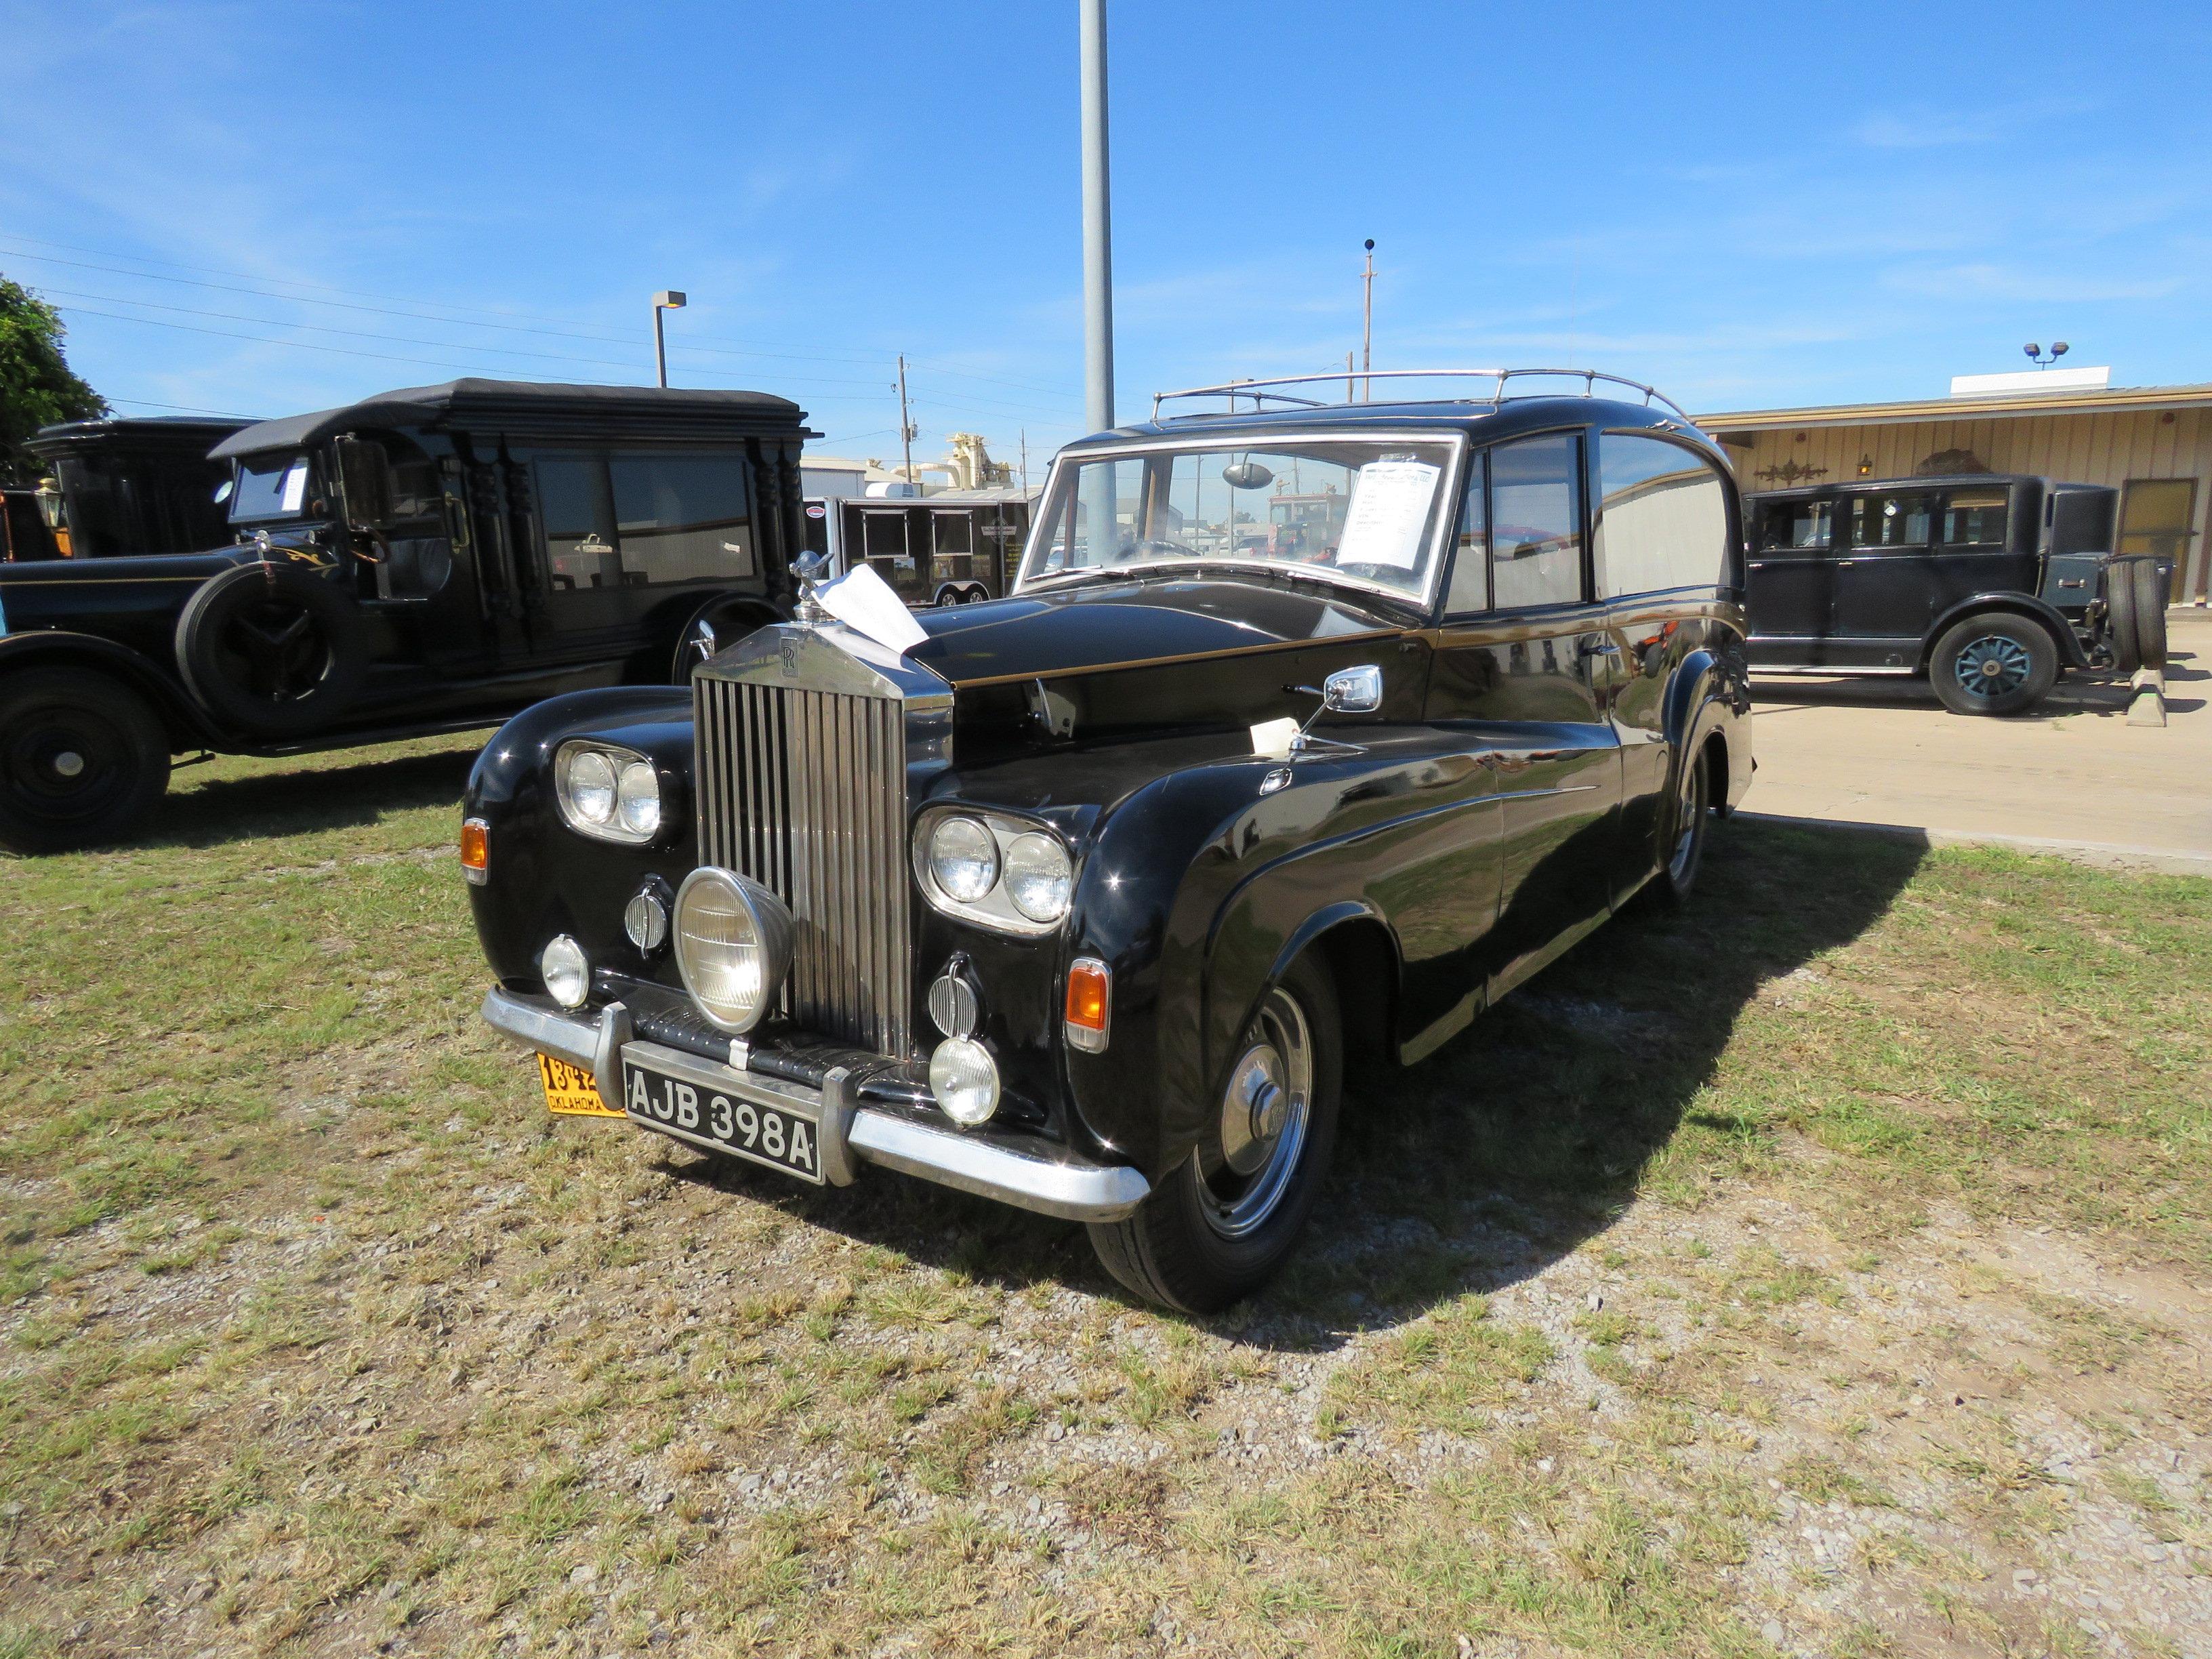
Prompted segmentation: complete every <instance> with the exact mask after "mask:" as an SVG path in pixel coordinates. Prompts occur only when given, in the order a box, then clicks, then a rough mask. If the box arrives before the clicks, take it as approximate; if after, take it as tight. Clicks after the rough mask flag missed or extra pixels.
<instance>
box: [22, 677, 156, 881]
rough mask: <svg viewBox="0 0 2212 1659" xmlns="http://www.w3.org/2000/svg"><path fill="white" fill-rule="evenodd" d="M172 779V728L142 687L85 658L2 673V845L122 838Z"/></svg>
mask: <svg viewBox="0 0 2212 1659" xmlns="http://www.w3.org/2000/svg"><path fill="white" fill-rule="evenodd" d="M167 787H169V740H168V736H167V733H166V732H163V731H162V729H161V722H160V721H159V720H156V719H155V716H154V711H153V710H152V709H151V708H148V707H147V705H146V702H145V699H143V697H140V696H138V695H137V693H136V692H133V691H131V690H128V689H126V688H125V687H124V686H122V685H120V684H117V683H116V682H115V681H114V680H112V679H110V678H108V677H107V676H106V675H105V674H100V673H94V672H93V671H89V670H86V669H78V668H40V669H27V670H25V671H21V672H19V673H15V674H12V675H10V676H9V677H8V678H6V679H5V680H0V847H6V848H9V850H11V851H13V852H17V853H59V852H66V851H69V850H70V849H72V848H79V847H90V846H94V845H96V844H98V843H99V842H104V841H111V840H113V839H114V838H115V837H116V836H120V835H122V834H123V833H124V832H125V830H127V829H130V827H131V824H132V823H133V822H135V821H136V820H137V818H138V817H139V816H140V815H141V814H143V812H144V811H146V809H147V808H148V807H149V806H151V805H153V804H154V802H155V801H156V800H158V799H160V798H161V792H162V791H163V790H164V789H166V788H167Z"/></svg>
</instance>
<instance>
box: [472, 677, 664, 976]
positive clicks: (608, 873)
mask: <svg viewBox="0 0 2212 1659" xmlns="http://www.w3.org/2000/svg"><path fill="white" fill-rule="evenodd" d="M569 738H602V739H604V740H605V741H606V742H608V743H611V744H620V745H621V746H623V748H626V749H633V750H636V751H637V752H638V753H640V754H641V755H644V756H646V757H648V758H649V759H651V760H652V762H653V769H654V771H655V772H656V773H657V774H658V775H659V779H660V791H661V795H660V799H661V826H662V827H661V833H660V835H659V836H658V837H657V838H656V839H655V840H654V841H653V842H650V843H648V844H647V845H645V846H642V847H625V846H620V845H617V844H615V843H612V842H603V841H594V840H592V839H591V838H589V837H587V836H583V835H581V834H580V833H579V832H577V831H576V830H574V829H570V828H569V827H568V824H567V823H565V822H564V821H563V820H562V817H561V812H560V808H559V806H558V805H557V804H556V801H555V799H554V794H553V756H554V751H555V750H557V749H558V748H559V747H560V746H561V744H563V743H565V742H567V741H568V739H569ZM692 747H693V744H692V726H691V694H690V691H689V690H686V689H684V688H683V687H679V686H618V687H612V688H609V689H605V690H594V691H575V692H571V693H569V694H568V696H560V697H553V698H550V699H549V700H548V701H546V702H541V703H538V704H536V705H535V706H534V707H532V708H526V709H525V710H524V711H523V712H522V713H521V714H517V715H516V716H515V717H514V718H513V720H509V721H508V722H507V724H506V725H505V726H501V727H500V729H499V731H498V732H496V733H495V734H494V735H493V738H492V739H491V741H490V742H489V743H488V744H485V745H484V747H483V753H482V754H480V755H478V756H477V763H476V765H475V767H474V768H473V769H471V772H470V774H469V787H468V794H467V797H466V804H465V807H464V809H463V810H464V811H465V813H466V815H467V816H468V817H474V818H482V819H483V821H484V824H485V843H486V855H487V859H486V876H485V879H484V881H483V883H482V884H472V885H471V887H470V889H469V904H470V908H471V910H472V911H473V912H474V914H475V917H476V924H477V935H478V937H479V938H480V939H482V940H483V949H484V955H485V957H486V958H487V959H488V960H489V963H490V964H491V969H492V972H493V973H494V974H495V975H497V976H498V978H499V981H500V982H501V984H502V985H505V986H507V987H508V988H509V989H511V990H526V991H534V990H537V989H538V988H540V980H539V975H538V953H539V952H540V951H543V950H544V946H545V941H546V940H547V939H550V938H551V937H552V936H553V935H554V934H556V933H567V934H568V935H569V936H570V937H571V938H573V939H575V941H576V942H577V943H578V944H579V945H582V946H583V947H584V952H585V954H586V956H587V957H590V958H591V960H592V963H593V964H594V965H595V966H599V967H605V968H611V969H617V970H618V971H620V972H623V973H628V974H632V975H638V976H640V977H660V976H662V975H661V974H660V972H659V969H665V968H666V963H665V959H664V961H663V962H662V963H659V964H654V963H649V962H647V960H646V959H645V958H644V957H642V956H641V954H640V953H639V952H638V951H637V949H636V947H635V945H631V943H630V942H629V935H628V934H626V933H624V932H623V916H622V913H623V906H624V905H626V904H628V903H629V900H630V897H631V896H632V895H633V894H635V892H636V891H637V890H638V887H639V886H640V884H642V883H643V882H644V880H645V878H647V877H648V876H653V875H658V876H659V877H661V878H663V879H664V880H665V881H667V882H668V883H669V884H671V886H672V885H674V884H678V883H680V882H681V881H682V880H683V879H684V877H685V876H686V875H688V874H690V871H691V867H692V866H693V864H694V863H695V862H696V857H695V854H694V833H693V827H692V824H693V814H692V806H691V794H690V788H691V785H690V779H691V759H692ZM669 971H671V972H672V970H669ZM671 982H672V981H671Z"/></svg>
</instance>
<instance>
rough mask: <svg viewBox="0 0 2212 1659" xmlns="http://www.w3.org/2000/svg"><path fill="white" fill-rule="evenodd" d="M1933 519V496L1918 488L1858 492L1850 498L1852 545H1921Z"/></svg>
mask: <svg viewBox="0 0 2212 1659" xmlns="http://www.w3.org/2000/svg"><path fill="white" fill-rule="evenodd" d="M1935 520H1936V497H1935V496H1934V495H1929V494H1926V493H1924V492H1923V491H1920V490H1917V489H1915V490H1903V491H1899V493H1898V494H1896V495H1860V496H1857V497H1855V498H1854V499H1853V501H1852V502H1851V545H1852V546H1853V547H1925V546H1927V545H1928V532H1929V529H1930V528H1931V527H1932V526H1933V525H1934V523H1935Z"/></svg>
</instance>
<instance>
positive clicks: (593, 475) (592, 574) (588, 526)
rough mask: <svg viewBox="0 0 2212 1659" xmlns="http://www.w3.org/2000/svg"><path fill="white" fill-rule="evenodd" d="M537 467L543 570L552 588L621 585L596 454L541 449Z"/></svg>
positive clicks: (601, 469)
mask: <svg viewBox="0 0 2212 1659" xmlns="http://www.w3.org/2000/svg"><path fill="white" fill-rule="evenodd" d="M537 472H538V519H539V521H540V523H541V524H542V525H543V526H544V533H545V568H546V574H547V578H548V580H550V582H551V584H552V586H553V589H554V591H555V592H571V591H573V590H574V589H577V588H584V587H619V586H622V556H621V555H620V554H618V553H617V552H616V551H615V538H614V513H613V511H612V509H611V507H610V505H609V503H608V501H607V469H606V465H605V462H604V461H602V460H601V459H599V457H598V456H596V455H541V456H539V457H538V462H537Z"/></svg>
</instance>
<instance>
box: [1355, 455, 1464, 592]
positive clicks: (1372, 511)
mask: <svg viewBox="0 0 2212 1659" xmlns="http://www.w3.org/2000/svg"><path fill="white" fill-rule="evenodd" d="M1440 471H1443V469H1442V468H1441V467H1436V466H1431V465H1429V463H1428V462H1426V461H1370V462H1369V463H1368V464H1367V465H1365V466H1363V467H1361V468H1360V469H1359V477H1358V478H1357V479H1355V480H1354V481H1353V483H1352V504H1351V505H1350V506H1349V507H1346V509H1345V515H1344V535H1343V537H1342V538H1340V540H1339V541H1338V543H1337V545H1336V562H1337V563H1339V564H1340V565H1343V564H1380V565H1388V566H1389V567H1390V568H1393V569H1395V570H1411V569H1412V568H1413V567H1414V566H1415V565H1416V564H1419V562H1420V559H1421V532H1422V531H1423V529H1425V527H1426V526H1427V525H1428V522H1429V502H1430V501H1431V500H1432V499H1433V498H1434V497H1435V495H1436V493H1437V473H1439V472H1440Z"/></svg>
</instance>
